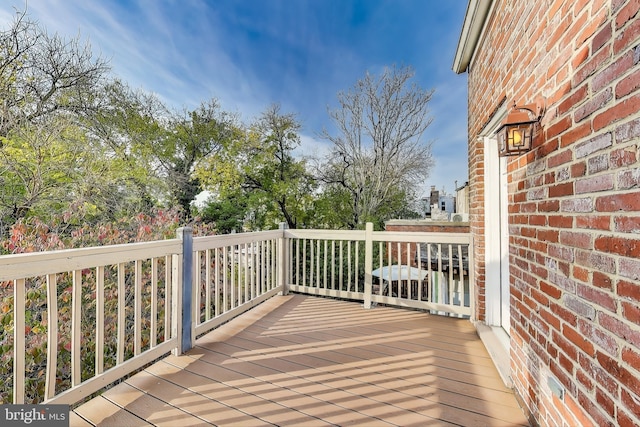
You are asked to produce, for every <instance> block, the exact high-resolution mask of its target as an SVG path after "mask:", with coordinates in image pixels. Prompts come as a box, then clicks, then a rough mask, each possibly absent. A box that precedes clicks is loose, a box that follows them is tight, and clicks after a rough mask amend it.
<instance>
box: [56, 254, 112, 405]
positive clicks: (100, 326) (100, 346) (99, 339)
mask: <svg viewBox="0 0 640 427" xmlns="http://www.w3.org/2000/svg"><path fill="white" fill-rule="evenodd" d="M104 302H105V301H104V266H99V267H96V374H101V373H102V372H103V371H104ZM49 342H51V341H49ZM49 397H51V396H49Z"/></svg>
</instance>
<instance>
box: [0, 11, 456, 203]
mask: <svg viewBox="0 0 640 427" xmlns="http://www.w3.org/2000/svg"><path fill="white" fill-rule="evenodd" d="M25 4H27V10H28V13H29V16H30V17H31V18H32V19H34V20H37V21H38V22H39V23H40V24H41V25H42V26H43V27H45V28H46V29H47V31H49V32H51V33H53V32H58V33H60V34H63V35H66V36H71V37H74V36H80V37H81V38H84V39H88V41H89V42H90V43H91V46H92V50H93V52H94V53H95V54H101V55H103V56H104V57H106V58H108V59H109V60H110V64H111V67H112V71H113V73H114V74H115V75H117V76H118V77H120V78H122V79H123V80H125V81H126V82H128V84H130V85H131V86H133V87H136V88H142V89H144V90H147V91H151V92H154V93H156V94H157V95H159V96H160V97H161V99H163V100H164V101H165V102H167V104H169V105H171V106H174V107H176V108H182V107H186V108H193V107H195V106H196V105H198V104H199V103H200V101H204V100H207V99H210V98H212V97H215V98H217V99H218V100H219V101H220V103H221V105H222V107H223V108H224V109H225V110H227V111H230V112H236V113H239V114H240V116H241V118H242V120H243V121H244V122H249V121H250V120H251V119H253V118H254V117H256V116H257V115H259V114H260V113H261V112H262V111H264V109H265V108H266V107H267V106H269V105H270V104H272V103H279V104H280V105H281V106H282V110H283V112H286V113H295V114H296V115H297V117H298V119H299V120H300V122H301V123H302V126H303V130H302V139H303V144H304V149H305V150H306V151H307V152H308V153H312V152H315V153H316V154H322V152H323V149H325V148H326V142H325V141H322V140H320V139H319V138H318V134H319V132H320V131H321V130H322V128H323V127H330V122H329V119H328V114H327V108H328V107H329V108H333V107H335V106H336V105H337V98H336V94H337V93H338V92H339V91H341V90H348V89H349V88H350V87H352V86H353V85H354V84H355V82H356V81H357V79H359V78H361V77H363V76H364V74H365V72H367V71H369V72H371V73H378V72H379V71H380V70H382V69H383V67H385V66H389V65H394V64H396V65H400V66H411V67H413V68H414V70H415V73H416V76H415V81H416V82H417V83H418V84H419V85H420V86H422V87H423V88H426V89H435V94H434V97H433V99H432V101H431V104H430V110H431V116H432V117H433V119H434V121H433V124H432V125H431V126H430V127H429V128H428V129H427V132H426V134H425V135H424V137H425V138H426V139H427V140H433V141H434V144H433V153H434V158H435V161H436V166H435V168H434V169H433V170H432V172H431V176H430V177H429V179H428V180H427V182H425V183H424V188H423V189H421V190H422V191H423V192H425V194H426V191H427V190H428V189H429V188H430V186H431V185H436V187H437V188H438V189H442V188H443V187H444V188H445V189H446V191H447V192H453V190H454V185H455V184H454V182H455V181H457V182H458V185H461V184H462V183H463V182H464V181H466V180H467V179H468V172H467V170H468V167H467V148H466V147H467V141H466V133H467V88H466V85H467V77H466V75H456V74H455V73H454V72H453V71H452V70H451V67H452V63H453V57H454V54H455V49H456V45H457V42H458V38H459V34H460V29H461V26H462V20H463V18H464V13H465V10H466V5H467V1H466V0H447V1H442V0H215V1H214V0H210V1H206V0H29V1H28V2H27V3H25V1H24V0H22V1H17V0H3V2H2V5H0V24H1V25H2V28H6V27H7V25H8V22H10V21H11V19H12V17H13V15H14V14H15V10H16V9H18V10H23V9H24V7H25Z"/></svg>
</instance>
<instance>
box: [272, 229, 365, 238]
mask: <svg viewBox="0 0 640 427" xmlns="http://www.w3.org/2000/svg"><path fill="white" fill-rule="evenodd" d="M284 237H286V238H293V239H318V240H364V239H365V232H364V230H319V229H306V230H300V229H294V230H285V231H284Z"/></svg>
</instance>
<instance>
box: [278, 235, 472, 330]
mask: <svg viewBox="0 0 640 427" xmlns="http://www.w3.org/2000/svg"><path fill="white" fill-rule="evenodd" d="M285 236H286V238H287V240H288V245H287V248H288V251H289V257H288V264H287V267H288V268H287V271H288V272H289V278H288V285H287V288H288V289H289V290H291V291H294V292H301V293H307V294H313V295H324V296H331V297H336V298H345V299H351V300H361V301H363V303H364V306H365V307H366V308H369V307H371V306H372V304H377V303H381V304H387V305H394V306H400V307H411V308H417V309H425V310H430V311H432V312H435V313H439V314H454V315H459V316H469V317H470V316H471V315H472V313H473V299H472V298H471V295H473V293H472V289H471V287H470V286H471V285H470V284H472V283H473V279H472V275H473V271H472V269H470V266H473V260H472V259H470V258H469V257H470V256H472V253H473V251H470V250H469V247H470V245H471V236H470V234H469V233H425V232H390V231H377V232H374V231H373V228H372V226H371V225H370V224H368V227H367V229H366V230H361V231H326V230H286V231H285Z"/></svg>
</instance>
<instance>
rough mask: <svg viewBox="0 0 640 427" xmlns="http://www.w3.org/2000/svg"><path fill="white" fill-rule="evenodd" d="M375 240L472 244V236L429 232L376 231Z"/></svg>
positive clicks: (374, 233)
mask: <svg viewBox="0 0 640 427" xmlns="http://www.w3.org/2000/svg"><path fill="white" fill-rule="evenodd" d="M373 240H374V241H383V242H416V243H422V242H424V243H445V244H449V243H451V244H468V243H470V242H471V234H470V233H443V232H429V231H374V232H373Z"/></svg>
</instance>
